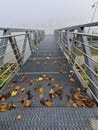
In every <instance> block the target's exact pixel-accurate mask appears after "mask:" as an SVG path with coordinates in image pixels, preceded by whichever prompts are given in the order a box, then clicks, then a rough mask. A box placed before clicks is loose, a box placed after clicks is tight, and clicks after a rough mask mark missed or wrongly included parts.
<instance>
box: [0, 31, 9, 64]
mask: <svg viewBox="0 0 98 130" xmlns="http://www.w3.org/2000/svg"><path fill="white" fill-rule="evenodd" d="M5 35H8V31H7V30H4V31H3V36H5ZM7 44H8V38H3V39H1V42H0V46H4V47H2V48H0V56H2V55H4V54H5V53H6V48H7ZM4 57H5V56H2V57H1V58H0V66H1V65H2V63H3V61H4Z"/></svg>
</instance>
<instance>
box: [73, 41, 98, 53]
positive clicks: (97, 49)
mask: <svg viewBox="0 0 98 130" xmlns="http://www.w3.org/2000/svg"><path fill="white" fill-rule="evenodd" d="M74 41H75V42H78V43H80V44H82V45H85V46H87V47H90V48H92V49H94V50H96V51H98V48H96V47H93V46H91V45H87V44H85V43H83V42H80V41H78V40H74Z"/></svg>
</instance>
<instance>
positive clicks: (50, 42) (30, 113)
mask: <svg viewBox="0 0 98 130" xmlns="http://www.w3.org/2000/svg"><path fill="white" fill-rule="evenodd" d="M70 72H72V67H71V65H70V64H69V63H68V61H67V59H66V58H65V56H64V55H63V53H62V52H61V50H60V48H59V46H58V45H57V43H56V42H55V40H54V38H53V36H51V35H48V36H46V38H45V39H44V40H43V41H42V42H41V43H40V45H38V47H37V48H36V50H35V52H33V53H32V55H31V56H30V57H29V59H28V60H27V61H26V63H25V64H24V65H23V66H22V67H21V69H20V70H19V71H18V72H17V74H16V75H15V76H14V77H13V79H12V80H11V81H10V83H9V85H10V84H11V83H12V84H13V87H12V88H11V87H10V88H8V87H7V88H6V87H4V88H3V89H2V90H1V92H2V93H7V92H9V91H11V90H13V89H14V88H15V87H16V86H20V87H21V89H22V88H23V89H25V88H26V89H27V90H30V92H31V94H32V95H33V97H32V99H31V101H32V105H31V107H29V108H24V109H23V110H22V109H21V106H22V105H21V103H19V101H18V100H19V98H23V97H26V96H27V95H26V94H25V93H23V92H20V91H19V94H18V95H17V96H12V97H9V98H8V99H7V100H6V102H13V103H14V104H15V105H17V107H16V108H15V109H12V110H8V111H6V112H4V113H0V130H93V128H94V129H95V128H96V130H97V129H98V121H97V119H98V108H95V109H94V108H82V107H81V108H80V107H77V108H73V107H68V108H66V104H67V102H68V100H67V96H66V95H70V89H71V88H77V87H81V84H80V82H79V80H78V79H77V78H76V76H75V74H74V73H73V72H72V74H70ZM70 75H71V77H72V78H73V79H74V82H72V81H70ZM42 76H43V78H42ZM23 77H24V79H23ZM38 80H39V81H38ZM58 85H59V86H61V87H62V89H63V93H62V97H60V98H59V97H57V98H55V99H53V104H52V106H51V107H45V106H44V105H43V104H41V103H40V99H39V95H41V96H42V95H43V96H44V99H45V100H47V99H49V98H50V97H49V91H50V89H54V90H55V91H56V90H57V89H58ZM37 86H38V87H39V86H40V88H42V92H36V91H35V89H36V87H37ZM17 115H21V116H22V118H21V120H17V119H16V117H17ZM96 123H97V124H96Z"/></svg>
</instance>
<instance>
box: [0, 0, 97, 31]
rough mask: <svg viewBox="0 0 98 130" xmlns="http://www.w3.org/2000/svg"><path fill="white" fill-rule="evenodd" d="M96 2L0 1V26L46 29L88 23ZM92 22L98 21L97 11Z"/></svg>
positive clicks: (72, 0) (93, 0)
mask: <svg viewBox="0 0 98 130" xmlns="http://www.w3.org/2000/svg"><path fill="white" fill-rule="evenodd" d="M94 2H96V0H0V26H1V27H2V26H3V27H25V28H39V29H46V31H47V32H50V31H51V29H53V28H59V27H64V26H70V25H76V24H82V23H87V22H90V19H91V16H92V13H93V9H92V7H91V5H92V4H93V3H94ZM94 21H98V9H97V12H96V16H95V19H94Z"/></svg>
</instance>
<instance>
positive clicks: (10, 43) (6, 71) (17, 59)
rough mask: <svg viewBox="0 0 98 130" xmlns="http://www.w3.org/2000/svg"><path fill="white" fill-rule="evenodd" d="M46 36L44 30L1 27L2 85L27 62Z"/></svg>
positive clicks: (0, 71)
mask: <svg viewBox="0 0 98 130" xmlns="http://www.w3.org/2000/svg"><path fill="white" fill-rule="evenodd" d="M44 37H45V32H44V31H43V30H32V29H16V28H0V87H2V86H3V85H4V84H5V83H7V82H8V80H10V78H11V77H12V76H13V75H14V74H15V72H17V70H18V69H19V68H20V67H21V66H22V65H23V64H24V63H25V61H26V60H27V59H28V57H29V56H30V55H31V53H32V52H33V51H34V50H35V47H36V45H38V44H39V43H40V42H41V41H42V40H43V39H44Z"/></svg>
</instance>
